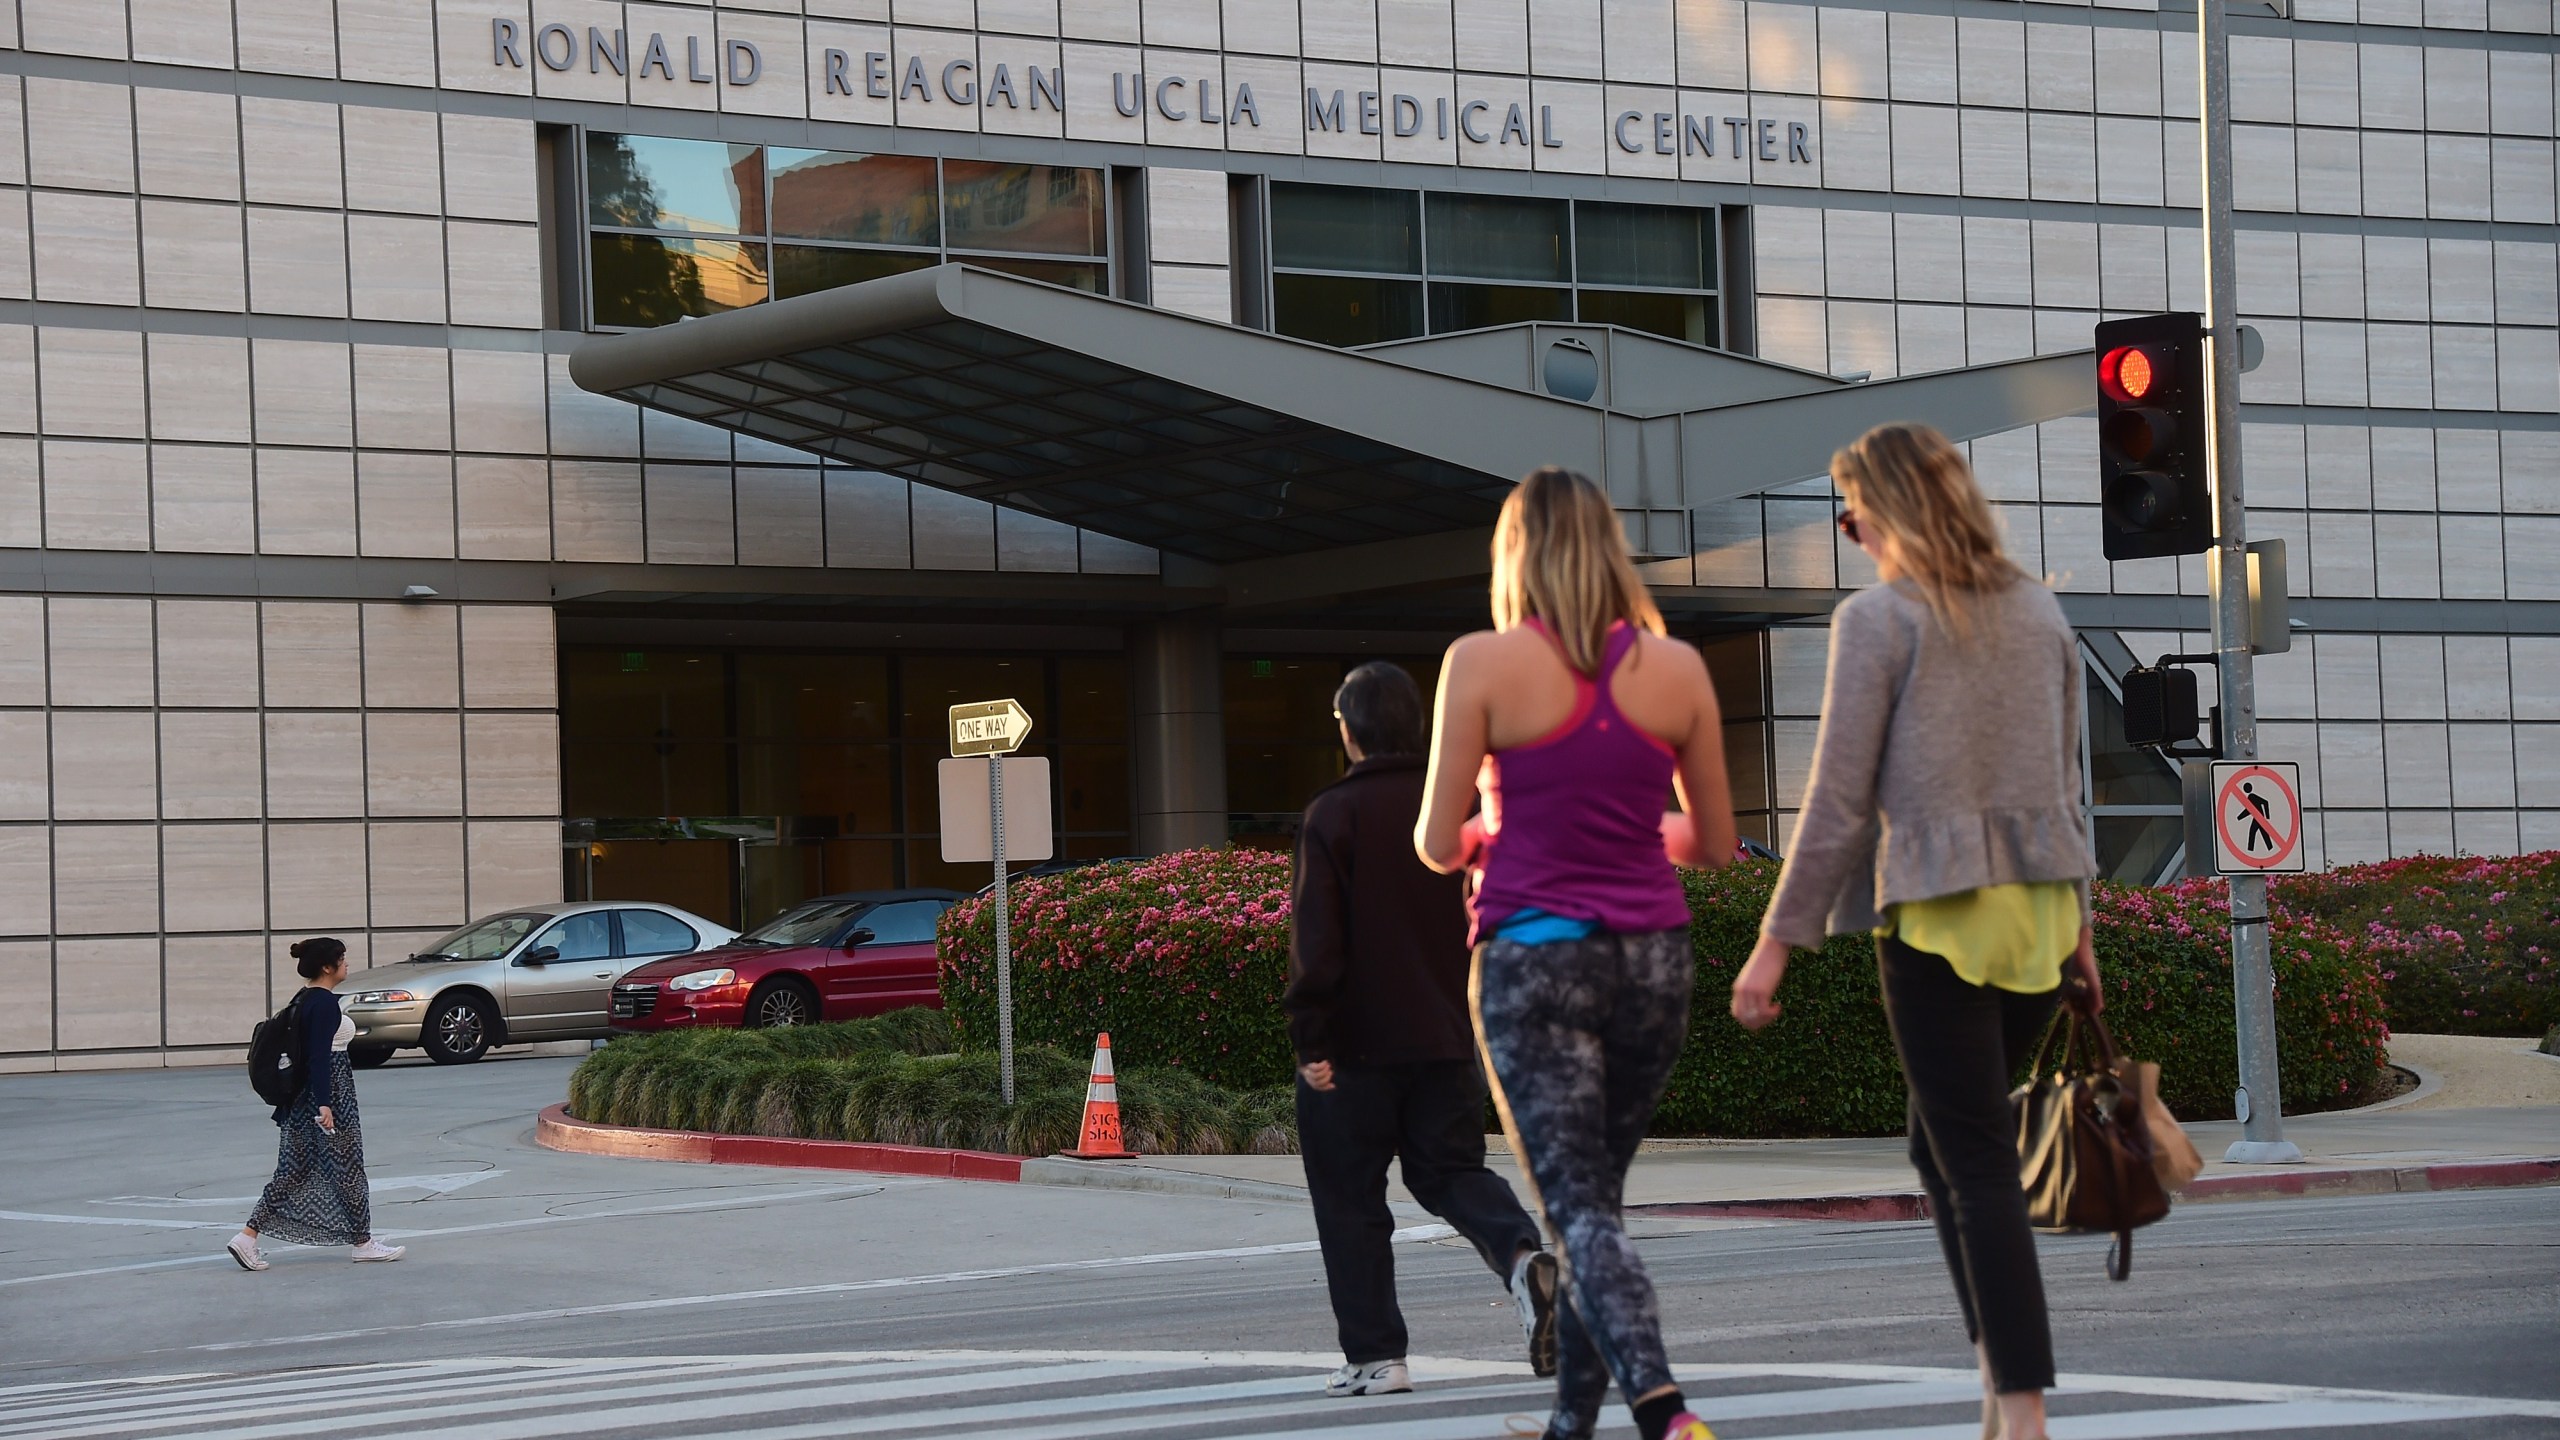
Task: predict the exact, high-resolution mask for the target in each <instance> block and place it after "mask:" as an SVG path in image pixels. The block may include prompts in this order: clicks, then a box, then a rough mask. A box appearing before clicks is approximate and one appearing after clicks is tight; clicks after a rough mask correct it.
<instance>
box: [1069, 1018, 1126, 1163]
mask: <svg viewBox="0 0 2560 1440" xmlns="http://www.w3.org/2000/svg"><path fill="white" fill-rule="evenodd" d="M1067 1154H1068V1155H1070V1156H1072V1157H1074V1158H1075V1159H1078V1160H1134V1159H1136V1158H1137V1156H1136V1155H1135V1153H1133V1152H1131V1151H1129V1150H1126V1149H1123V1148H1122V1147H1121V1142H1120V1087H1119V1086H1118V1085H1117V1084H1115V1083H1113V1081H1112V1078H1111V1032H1110V1031H1108V1030H1105V1031H1103V1032H1102V1033H1101V1034H1099V1035H1096V1036H1095V1037H1094V1038H1093V1078H1092V1080H1091V1081H1090V1082H1089V1083H1088V1084H1087V1085H1086V1086H1085V1092H1084V1136H1083V1138H1081V1139H1079V1140H1078V1141H1077V1142H1076V1148H1074V1149H1073V1150H1070V1151H1068V1152H1067Z"/></svg>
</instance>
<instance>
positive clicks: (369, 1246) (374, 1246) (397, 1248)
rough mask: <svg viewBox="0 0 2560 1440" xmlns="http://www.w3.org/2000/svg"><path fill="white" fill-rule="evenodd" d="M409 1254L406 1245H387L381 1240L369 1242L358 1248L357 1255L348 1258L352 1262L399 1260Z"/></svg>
mask: <svg viewBox="0 0 2560 1440" xmlns="http://www.w3.org/2000/svg"><path fill="white" fill-rule="evenodd" d="M408 1253H409V1247H408V1246H406V1245H385V1244H383V1243H382V1242H381V1241H379V1240H367V1241H366V1242H364V1243H363V1244H361V1245H359V1246H357V1247H356V1249H355V1253H354V1254H352V1255H350V1256H348V1257H347V1258H348V1259H350V1260H397V1259H399V1258H400V1257H401V1256H403V1255H406V1254H408Z"/></svg>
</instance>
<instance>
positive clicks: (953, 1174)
mask: <svg viewBox="0 0 2560 1440" xmlns="http://www.w3.org/2000/svg"><path fill="white" fill-rule="evenodd" d="M533 1138H534V1140H535V1142H536V1143H537V1144H540V1145H541V1146H543V1147H544V1148H545V1149H550V1150H564V1151H569V1152H572V1153H575V1154H580V1155H619V1156H624V1157H627V1158H630V1159H636V1160H682V1161H688V1162H691V1163H694V1164H709V1165H778V1166H788V1167H791V1168H795V1169H802V1170H867V1171H871V1172H873V1173H875V1174H882V1175H931V1176H935V1177H938V1178H942V1179H950V1180H997V1181H1019V1180H1020V1179H1021V1178H1022V1160H1023V1157H1022V1156H1019V1155H997V1154H993V1153H991V1152H989V1151H985V1150H942V1149H936V1148H934V1147H932V1146H928V1145H873V1144H866V1143H861V1142H857V1141H851V1140H790V1139H781V1138H776V1137H773V1136H766V1135H714V1134H709V1133H707V1132H704V1131H700V1130H650V1129H645V1128H643V1127H640V1126H636V1125H599V1124H596V1123H595V1122H593V1121H590V1120H580V1119H578V1118H576V1117H575V1116H572V1115H571V1114H570V1113H569V1107H568V1106H566V1105H552V1106H549V1107H546V1108H545V1109H544V1110H543V1112H542V1114H541V1115H540V1116H539V1117H537V1118H536V1119H535V1121H534V1127H533Z"/></svg>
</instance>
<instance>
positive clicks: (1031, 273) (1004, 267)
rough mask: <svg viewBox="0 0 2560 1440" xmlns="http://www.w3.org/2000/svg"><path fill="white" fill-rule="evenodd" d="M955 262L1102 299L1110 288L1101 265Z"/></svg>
mask: <svg viewBox="0 0 2560 1440" xmlns="http://www.w3.org/2000/svg"><path fill="white" fill-rule="evenodd" d="M951 258H952V259H954V260H961V261H966V262H967V263H969V264H971V265H977V266H981V267H983V268H985V269H989V270H1001V271H1003V272H1005V273H1006V274H1008V275H1019V276H1021V277H1022V278H1023V279H1025V280H1037V281H1039V282H1040V283H1042V284H1044V285H1064V286H1065V287H1067V288H1068V289H1070V290H1082V291H1084V292H1085V293H1086V294H1088V295H1099V294H1101V293H1102V292H1103V291H1104V290H1105V289H1107V288H1109V281H1110V276H1109V274H1108V272H1107V271H1106V269H1105V267H1103V266H1100V265H1077V264H1072V263H1070V262H1068V261H1064V260H1006V259H997V258H994V257H990V256H984V255H954V256H952V257H951Z"/></svg>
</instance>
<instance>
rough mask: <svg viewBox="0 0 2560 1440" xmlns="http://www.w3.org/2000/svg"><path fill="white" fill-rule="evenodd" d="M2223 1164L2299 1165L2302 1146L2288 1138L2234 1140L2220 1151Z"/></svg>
mask: <svg viewBox="0 0 2560 1440" xmlns="http://www.w3.org/2000/svg"><path fill="white" fill-rule="evenodd" d="M2222 1163H2223V1164H2225V1165H2299V1164H2301V1163H2302V1147H2301V1146H2299V1145H2296V1144H2294V1143H2293V1142H2292V1141H2290V1140H2234V1141H2232V1142H2231V1148H2230V1149H2228V1150H2225V1151H2223V1152H2222Z"/></svg>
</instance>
